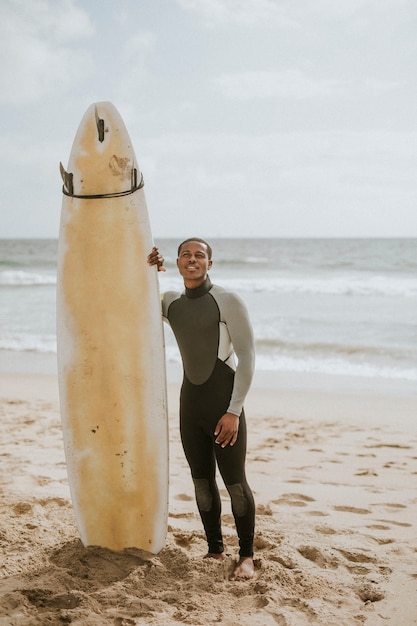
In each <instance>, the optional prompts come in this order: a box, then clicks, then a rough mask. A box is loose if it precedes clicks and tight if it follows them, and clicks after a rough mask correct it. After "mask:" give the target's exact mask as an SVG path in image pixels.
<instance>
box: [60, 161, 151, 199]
mask: <svg viewBox="0 0 417 626" xmlns="http://www.w3.org/2000/svg"><path fill="white" fill-rule="evenodd" d="M59 166H60V170H61V176H62V180H63V181H64V184H63V186H62V193H63V194H64V195H65V196H69V197H70V198H80V199H81V200H94V199H97V200H100V199H103V198H121V197H123V196H129V195H130V194H132V193H135V191H138V189H142V187H143V186H144V185H145V182H144V180H143V174H142V172H141V174H140V181H139V183H138V182H137V178H138V171H137V169H136V168H133V170H132V186H131V188H130V189H126V190H125V191H117V192H115V193H96V194H91V195H82V194H76V193H74V183H73V176H74V175H73V174H72V173H71V172H67V171H65V169H64V166H63V165H62V163H60V164H59Z"/></svg>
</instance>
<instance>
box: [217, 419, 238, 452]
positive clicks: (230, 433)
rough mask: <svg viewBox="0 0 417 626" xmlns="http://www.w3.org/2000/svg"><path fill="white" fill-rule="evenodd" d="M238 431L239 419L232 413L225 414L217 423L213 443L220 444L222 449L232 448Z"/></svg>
mask: <svg viewBox="0 0 417 626" xmlns="http://www.w3.org/2000/svg"><path fill="white" fill-rule="evenodd" d="M238 431H239V417H238V416H237V415H235V414H234V413H225V414H224V415H223V416H222V417H221V418H220V419H219V421H218V422H217V426H216V430H215V431H214V436H215V437H216V439H215V442H216V443H218V444H220V445H221V447H222V448H225V447H226V446H227V445H231V446H233V445H234V444H235V443H236V440H237V434H238Z"/></svg>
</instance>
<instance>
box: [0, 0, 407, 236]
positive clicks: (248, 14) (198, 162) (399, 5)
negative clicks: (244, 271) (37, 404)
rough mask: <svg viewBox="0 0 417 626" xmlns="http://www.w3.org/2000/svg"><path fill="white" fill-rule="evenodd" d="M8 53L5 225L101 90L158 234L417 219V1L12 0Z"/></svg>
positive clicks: (2, 98)
mask: <svg viewBox="0 0 417 626" xmlns="http://www.w3.org/2000/svg"><path fill="white" fill-rule="evenodd" d="M0 59H1V66H0V106H1V114H0V120H1V122H0V134H1V151H0V159H1V162H0V182H1V184H0V212H1V215H0V237H19V236H21V237H31V236H32V237H56V236H57V234H58V226H59V214H60V208H61V180H60V176H59V168H58V165H59V161H62V162H63V164H64V165H65V166H66V165H67V162H68V157H69V153H70V149H71V145H72V141H73V139H74V136H75V132H76V130H77V127H78V124H79V122H80V120H81V118H82V116H83V114H84V112H85V110H86V109H87V107H88V106H89V105H90V104H91V103H92V102H98V101H102V100H110V101H111V102H113V104H114V105H115V106H116V107H117V108H118V109H119V111H120V113H121V115H122V117H123V119H124V121H125V123H126V125H127V128H128V131H129V134H130V136H131V139H132V141H133V145H134V148H135V152H136V156H137V158H138V162H139V166H140V167H141V169H142V171H143V174H144V178H145V193H146V198H147V203H148V208H149V214H150V220H151V225H152V230H153V234H154V237H156V238H157V237H169V236H172V237H185V236H188V235H190V234H193V235H200V236H207V237H213V236H219V235H222V236H284V237H287V236H303V237H305V236H307V237H309V236H310V237H317V236H339V237H340V236H359V237H363V236H413V237H416V236H417V202H416V201H417V193H416V190H417V184H416V181H417V127H416V111H417V87H416V84H417V83H416V78H417V69H416V60H417V2H416V0H343V1H342V0H117V1H115V0H102V1H99V0H95V1H94V0H89V1H86V0H84V1H82V0H0Z"/></svg>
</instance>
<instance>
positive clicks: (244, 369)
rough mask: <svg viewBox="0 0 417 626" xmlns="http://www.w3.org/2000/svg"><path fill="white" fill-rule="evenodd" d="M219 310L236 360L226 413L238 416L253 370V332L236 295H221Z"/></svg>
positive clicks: (245, 310) (244, 309)
mask: <svg viewBox="0 0 417 626" xmlns="http://www.w3.org/2000/svg"><path fill="white" fill-rule="evenodd" d="M220 310H221V318H222V321H224V322H225V323H226V325H227V329H228V332H229V335H230V339H231V341H232V345H233V350H234V352H235V354H236V356H237V359H238V364H237V368H236V374H235V380H234V385H233V392H232V397H231V400H230V404H229V408H228V412H229V413H234V414H235V415H240V414H241V412H242V408H243V403H244V401H245V397H246V395H247V393H248V391H249V388H250V385H251V382H252V377H253V371H254V368H255V346H254V338H253V331H252V326H251V323H250V320H249V315H248V311H247V309H246V306H245V304H244V302H243V301H242V300H241V299H240V298H239V296H237V295H236V294H234V293H224V294H222V296H221V307H220Z"/></svg>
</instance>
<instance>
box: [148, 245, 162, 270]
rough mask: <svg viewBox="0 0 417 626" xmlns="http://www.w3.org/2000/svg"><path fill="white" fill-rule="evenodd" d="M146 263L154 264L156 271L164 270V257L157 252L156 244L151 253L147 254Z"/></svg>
mask: <svg viewBox="0 0 417 626" xmlns="http://www.w3.org/2000/svg"><path fill="white" fill-rule="evenodd" d="M148 265H156V266H157V267H158V272H165V271H166V269H165V267H164V257H163V256H162V255H161V254H160V253H159V250H158V248H157V247H156V246H154V247H153V248H152V251H151V253H150V254H148Z"/></svg>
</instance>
